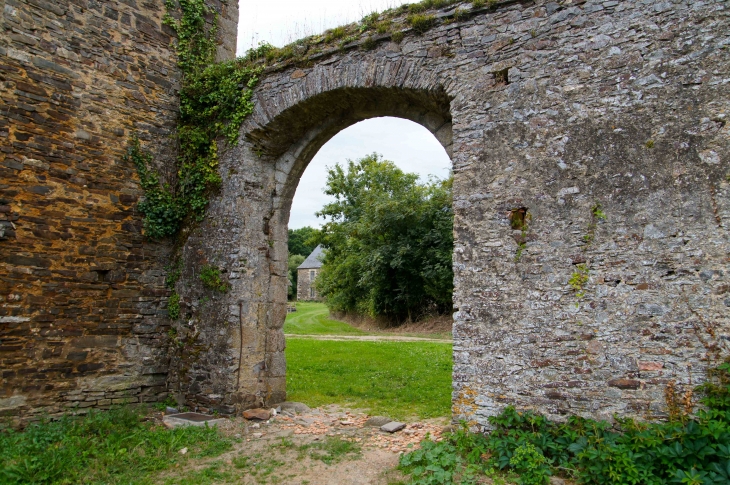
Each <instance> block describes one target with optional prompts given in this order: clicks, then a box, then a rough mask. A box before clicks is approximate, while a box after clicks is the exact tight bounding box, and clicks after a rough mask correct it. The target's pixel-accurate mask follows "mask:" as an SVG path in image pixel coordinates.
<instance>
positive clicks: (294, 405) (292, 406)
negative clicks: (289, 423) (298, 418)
mask: <svg viewBox="0 0 730 485" xmlns="http://www.w3.org/2000/svg"><path fill="white" fill-rule="evenodd" d="M277 407H279V408H281V411H282V412H285V411H288V412H293V413H296V414H301V413H306V412H309V411H310V410H311V409H310V408H309V406H307V405H306V404H304V403H301V402H290V401H286V402H283V403H281V404H279V405H278V406H277Z"/></svg>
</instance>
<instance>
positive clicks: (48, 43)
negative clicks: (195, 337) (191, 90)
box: [0, 0, 238, 417]
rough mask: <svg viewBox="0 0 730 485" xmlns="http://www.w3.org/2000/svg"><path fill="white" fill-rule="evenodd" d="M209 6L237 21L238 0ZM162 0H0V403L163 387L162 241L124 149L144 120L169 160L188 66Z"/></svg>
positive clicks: (143, 393) (223, 47)
mask: <svg viewBox="0 0 730 485" xmlns="http://www.w3.org/2000/svg"><path fill="white" fill-rule="evenodd" d="M214 6H215V7H216V8H218V9H219V11H221V13H222V14H223V15H222V16H221V17H222V20H221V27H222V29H221V31H222V33H228V34H230V32H234V33H235V23H236V21H237V18H238V11H237V9H236V8H233V7H226V6H225V5H222V4H220V3H217V4H214ZM164 11H165V9H164V1H162V0H156V1H152V2H146V1H141V0H124V1H120V2H99V1H95V0H0V12H1V13H0V111H1V113H2V114H0V416H2V415H16V416H25V417H29V416H32V415H34V414H41V413H45V414H51V415H52V414H57V413H60V412H64V411H69V410H73V411H75V412H83V410H85V409H87V408H89V407H102V408H103V407H108V406H109V405H111V404H115V403H122V402H139V401H145V402H146V401H157V400H159V399H164V398H165V397H166V396H167V375H168V360H169V359H168V357H167V355H168V350H167V347H168V342H167V330H168V329H169V325H170V324H169V320H168V319H167V317H166V315H167V312H166V297H167V295H168V290H167V289H165V287H164V276H165V272H164V267H165V265H166V264H167V263H168V259H169V258H168V253H169V250H168V248H167V247H166V245H160V244H153V243H151V242H150V241H147V240H145V238H144V237H143V236H142V234H141V227H142V221H141V217H140V215H139V213H137V212H136V211H135V206H136V203H137V200H138V199H139V197H140V195H141V191H140V189H139V186H138V183H137V182H136V171H135V168H134V166H133V165H132V164H131V163H124V162H123V161H122V155H123V154H124V150H125V148H126V146H127V142H128V140H129V137H130V135H131V134H132V133H138V134H139V137H140V138H141V140H142V142H143V144H144V145H145V146H148V147H149V148H150V149H152V150H153V151H154V153H155V155H156V156H157V161H158V162H159V163H160V166H166V165H167V166H169V165H170V164H169V163H168V162H169V161H170V160H169V158H165V157H166V155H165V154H166V153H170V152H171V151H172V150H171V149H172V140H171V139H170V137H169V134H170V133H171V131H172V130H173V127H174V123H175V117H176V113H177V109H178V108H177V104H178V98H177V86H178V83H179V72H178V70H177V67H176V55H175V52H174V50H173V49H172V48H171V42H172V40H173V37H172V34H173V32H171V31H170V29H168V28H167V27H163V26H162V17H163V14H164ZM223 37H226V39H227V40H226V42H221V44H220V47H219V53H218V55H219V57H221V58H224V57H230V56H231V55H232V54H233V51H234V49H235V35H234V36H233V41H231V40H230V39H231V36H230V35H227V36H223Z"/></svg>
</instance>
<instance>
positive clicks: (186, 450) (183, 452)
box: [178, 448, 188, 455]
mask: <svg viewBox="0 0 730 485" xmlns="http://www.w3.org/2000/svg"><path fill="white" fill-rule="evenodd" d="M187 452H188V449H187V448H183V449H182V450H180V451H178V453H180V454H181V455H184V454H186V453H187Z"/></svg>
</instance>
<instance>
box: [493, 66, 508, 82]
mask: <svg viewBox="0 0 730 485" xmlns="http://www.w3.org/2000/svg"><path fill="white" fill-rule="evenodd" d="M492 75H493V76H494V82H495V84H498V85H499V84H501V85H506V84H509V68H506V69H501V70H499V71H494V72H493V73H492Z"/></svg>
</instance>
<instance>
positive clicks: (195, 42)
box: [126, 0, 262, 239]
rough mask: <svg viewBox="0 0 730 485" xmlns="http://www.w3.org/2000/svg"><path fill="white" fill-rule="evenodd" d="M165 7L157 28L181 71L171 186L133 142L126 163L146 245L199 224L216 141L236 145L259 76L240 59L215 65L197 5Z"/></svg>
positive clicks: (192, 0) (213, 183) (188, 0)
mask: <svg viewBox="0 0 730 485" xmlns="http://www.w3.org/2000/svg"><path fill="white" fill-rule="evenodd" d="M165 6H166V8H167V14H166V15H165V19H164V24H165V25H167V26H169V27H170V28H172V29H173V30H174V31H175V32H176V34H177V45H176V50H177V55H178V67H179V68H180V70H181V71H182V85H181V88H180V116H179V119H178V124H177V130H176V133H175V138H176V141H177V144H178V153H177V158H176V169H177V170H176V171H175V177H174V180H169V181H163V180H162V179H161V177H160V176H159V174H158V173H157V172H156V171H155V170H154V169H153V168H152V156H151V155H150V154H149V153H147V152H145V151H144V150H143V149H142V147H141V146H140V143H139V140H138V139H137V138H136V137H133V138H132V140H131V141H130V144H129V147H128V150H127V157H126V158H127V159H129V160H131V161H133V162H134V164H135V166H136V167H137V173H138V174H139V178H140V183H141V186H142V189H143V190H144V192H145V198H144V200H142V201H141V202H140V204H139V205H138V208H139V210H140V212H142V214H144V216H145V220H144V232H145V234H146V235H147V236H148V237H150V238H152V239H162V238H165V237H169V236H174V235H175V234H177V232H178V231H179V230H180V228H181V227H182V226H183V225H184V224H185V223H186V222H195V221H200V220H202V218H203V215H204V213H205V209H206V207H207V205H208V201H209V199H210V195H211V194H212V193H214V192H215V190H217V189H218V187H219V186H220V183H221V178H220V174H219V173H218V144H217V141H216V140H217V139H218V138H220V137H224V138H225V140H226V142H227V143H228V144H229V145H236V144H237V143H238V131H239V129H240V126H241V123H242V122H243V120H244V119H245V118H246V117H247V116H248V115H249V114H251V112H252V111H253V102H252V100H251V97H252V95H253V88H254V87H255V86H256V83H257V82H258V76H259V74H260V72H261V70H262V67H256V66H254V65H253V64H252V63H251V61H250V59H246V58H239V59H236V60H232V61H226V62H220V63H216V62H215V52H216V44H215V38H216V33H217V14H216V12H215V11H214V10H213V9H211V8H210V7H208V6H207V5H206V3H205V0H178V1H173V0H167V1H166V2H165ZM206 18H208V19H212V22H210V24H208V23H207V22H206Z"/></svg>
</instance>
